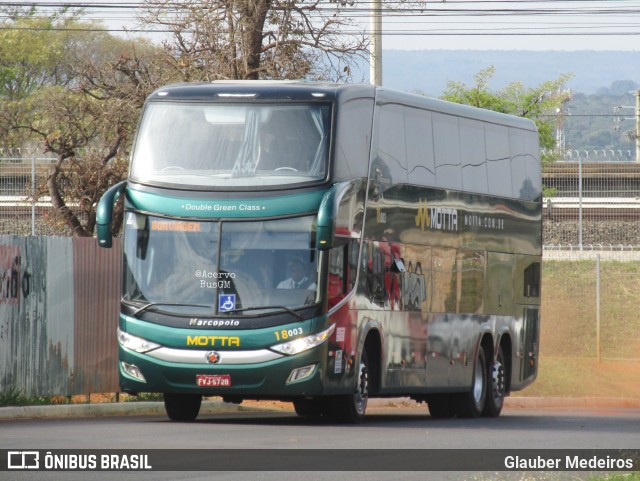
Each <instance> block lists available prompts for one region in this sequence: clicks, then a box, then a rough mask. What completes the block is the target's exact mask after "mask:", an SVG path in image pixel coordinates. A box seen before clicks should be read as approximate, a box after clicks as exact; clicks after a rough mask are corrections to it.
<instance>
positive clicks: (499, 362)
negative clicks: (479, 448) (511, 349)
mask: <svg viewBox="0 0 640 481" xmlns="http://www.w3.org/2000/svg"><path fill="white" fill-rule="evenodd" d="M506 373H507V366H506V364H505V359H504V353H503V352H502V347H500V348H498V355H497V356H496V358H495V359H494V360H493V362H491V364H490V366H489V373H488V379H489V383H488V386H487V399H486V401H485V403H484V410H483V411H482V415H483V416H487V417H491V418H497V417H498V416H500V412H501V411H502V407H503V406H504V398H505V396H506Z"/></svg>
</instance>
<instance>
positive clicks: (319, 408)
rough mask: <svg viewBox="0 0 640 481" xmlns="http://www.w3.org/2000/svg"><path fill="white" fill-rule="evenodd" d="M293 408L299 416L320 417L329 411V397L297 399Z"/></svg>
mask: <svg viewBox="0 0 640 481" xmlns="http://www.w3.org/2000/svg"><path fill="white" fill-rule="evenodd" d="M293 408H294V409H295V411H296V414H297V415H298V416H307V417H320V416H324V415H326V414H328V413H329V405H328V401H327V399H296V400H295V401H293Z"/></svg>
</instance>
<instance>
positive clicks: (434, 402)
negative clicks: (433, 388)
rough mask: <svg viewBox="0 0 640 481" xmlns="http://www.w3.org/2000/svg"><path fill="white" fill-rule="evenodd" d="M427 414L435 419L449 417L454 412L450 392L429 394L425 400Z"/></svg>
mask: <svg viewBox="0 0 640 481" xmlns="http://www.w3.org/2000/svg"><path fill="white" fill-rule="evenodd" d="M427 404H428V405H429V414H430V415H431V417H432V418H435V419H449V418H452V417H453V416H454V414H455V411H454V409H453V400H452V399H451V395H450V394H436V395H433V396H429V400H428V401H427Z"/></svg>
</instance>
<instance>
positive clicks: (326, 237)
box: [316, 179, 361, 250]
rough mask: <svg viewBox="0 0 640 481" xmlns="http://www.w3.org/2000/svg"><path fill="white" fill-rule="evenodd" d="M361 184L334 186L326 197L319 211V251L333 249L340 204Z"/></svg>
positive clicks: (346, 183) (317, 244)
mask: <svg viewBox="0 0 640 481" xmlns="http://www.w3.org/2000/svg"><path fill="white" fill-rule="evenodd" d="M360 183H361V181H360V180H359V179H358V180H356V181H351V182H340V183H337V184H334V185H333V186H332V187H331V189H329V190H328V191H327V193H326V194H325V195H324V197H323V199H322V202H321V203H320V208H319V209H318V226H317V231H316V246H318V250H329V249H331V248H332V247H333V245H334V238H335V230H336V218H337V216H338V210H339V208H340V202H342V199H343V198H344V196H345V195H348V194H349V193H350V192H352V191H353V189H354V188H356V187H358V186H359V185H360Z"/></svg>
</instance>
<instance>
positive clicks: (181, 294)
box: [97, 81, 542, 423]
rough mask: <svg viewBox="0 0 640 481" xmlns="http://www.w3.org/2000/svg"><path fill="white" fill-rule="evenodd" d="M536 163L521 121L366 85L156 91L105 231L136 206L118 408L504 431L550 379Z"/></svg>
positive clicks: (128, 226) (179, 416)
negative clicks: (413, 418) (208, 405)
mask: <svg viewBox="0 0 640 481" xmlns="http://www.w3.org/2000/svg"><path fill="white" fill-rule="evenodd" d="M539 152H540V149H539V144H538V134H537V131H536V128H535V126H534V124H533V123H532V122H531V121H529V120H526V119H522V118H518V117H513V116H508V115H504V114H499V113H496V112H491V111H486V110H481V109H475V108H472V107H468V106H462V105H457V104H452V103H448V102H443V101H439V100H435V99H431V98H427V97H422V96H418V95H411V94H407V93H402V92H397V91H393V90H389V89H384V88H380V87H375V86H371V85H338V84H328V83H327V84H325V83H311V82H289V81H279V82H269V81H244V82H243V81H238V82H213V83H199V84H177V85H171V86H166V87H163V88H160V89H158V90H157V91H155V92H154V93H152V94H151V95H150V96H149V97H148V99H147V102H146V104H145V107H144V110H143V114H142V117H141V120H140V125H139V128H138V131H137V135H136V139H135V143H134V148H133V152H132V158H131V166H130V172H129V176H128V180H126V181H124V182H121V183H120V184H117V185H115V186H114V187H112V188H111V189H110V190H109V191H107V192H106V193H105V194H104V196H103V197H102V199H101V201H100V203H99V205H98V212H97V217H98V222H97V223H98V243H99V245H100V246H102V247H111V245H112V232H111V221H112V213H113V208H114V203H115V202H116V200H117V199H118V198H120V197H123V198H124V233H123V241H122V245H123V251H124V256H123V258H124V261H123V262H124V272H123V288H122V301H121V312H120V316H119V324H118V329H117V336H118V344H119V379H120V387H121V390H122V391H123V392H126V393H133V394H135V393H139V392H157V393H163V396H164V402H165V407H166V411H167V415H168V417H169V418H170V419H172V420H179V421H186V420H193V419H195V418H196V417H197V415H198V413H199V410H200V406H201V400H202V398H203V396H221V397H222V399H223V400H224V401H226V402H232V403H240V402H242V401H243V400H245V399H252V400H282V401H286V402H292V403H293V406H294V408H295V411H296V413H297V414H299V415H301V416H326V417H328V418H330V419H336V420H340V421H342V422H348V423H357V422H360V421H362V420H363V418H364V415H365V410H366V407H367V401H368V399H369V398H372V397H399V396H401V397H409V398H412V399H414V400H416V401H419V402H426V403H427V404H428V408H429V412H430V414H431V416H433V417H453V416H459V417H477V416H493V417H495V416H498V415H499V414H500V412H501V410H502V407H503V403H504V399H505V396H507V395H508V394H509V393H510V392H512V391H516V390H519V389H522V388H524V387H525V386H527V385H528V384H530V383H531V382H533V380H534V379H535V377H536V374H537V357H538V339H539V309H540V259H541V249H542V240H541V211H542V210H541V201H542V194H541V190H542V189H541V187H542V184H541V166H540V154H539Z"/></svg>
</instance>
